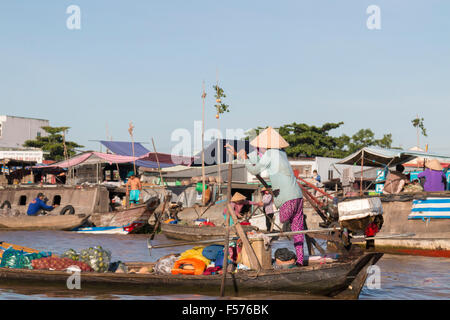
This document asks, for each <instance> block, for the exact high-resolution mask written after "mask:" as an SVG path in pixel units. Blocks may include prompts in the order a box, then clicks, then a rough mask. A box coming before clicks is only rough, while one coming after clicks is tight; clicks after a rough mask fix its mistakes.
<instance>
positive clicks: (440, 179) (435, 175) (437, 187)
mask: <svg viewBox="0 0 450 320" xmlns="http://www.w3.org/2000/svg"><path fill="white" fill-rule="evenodd" d="M425 167H426V168H427V169H425V171H423V172H421V173H419V175H418V176H417V177H418V178H419V179H420V178H425V183H424V185H423V190H424V191H425V192H433V191H445V184H446V182H447V181H446V178H445V174H444V172H443V171H442V170H443V168H442V166H441V164H440V162H439V161H438V160H436V159H433V160H431V161H427V162H426V163H425Z"/></svg>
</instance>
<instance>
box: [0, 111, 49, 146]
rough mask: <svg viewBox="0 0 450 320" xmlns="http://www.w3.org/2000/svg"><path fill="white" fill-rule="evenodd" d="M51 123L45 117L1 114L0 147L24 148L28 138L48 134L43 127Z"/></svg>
mask: <svg viewBox="0 0 450 320" xmlns="http://www.w3.org/2000/svg"><path fill="white" fill-rule="evenodd" d="M49 125H50V123H49V121H48V120H44V119H33V118H24V117H15V116H6V115H0V147H2V148H14V149H17V148H23V144H24V142H25V141H26V140H33V139H36V137H39V136H43V137H45V136H47V133H46V132H45V131H44V130H43V129H42V127H44V126H49Z"/></svg>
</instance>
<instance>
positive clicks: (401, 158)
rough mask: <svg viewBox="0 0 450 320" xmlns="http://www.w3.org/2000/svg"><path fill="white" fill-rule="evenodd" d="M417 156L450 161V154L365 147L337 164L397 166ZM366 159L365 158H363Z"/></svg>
mask: <svg viewBox="0 0 450 320" xmlns="http://www.w3.org/2000/svg"><path fill="white" fill-rule="evenodd" d="M417 157H422V158H425V159H437V160H439V161H440V162H450V156H448V155H442V154H435V153H428V152H422V151H414V150H402V149H383V148H379V147H365V148H362V149H361V150H359V151H357V152H355V153H353V154H351V155H349V156H347V157H346V158H344V159H342V160H340V161H338V162H336V164H348V165H359V166H360V165H361V164H362V165H364V166H365V167H366V166H367V167H385V166H390V167H391V166H395V165H397V164H403V163H405V162H408V161H411V160H413V159H415V158H417ZM363 159H364V160H363Z"/></svg>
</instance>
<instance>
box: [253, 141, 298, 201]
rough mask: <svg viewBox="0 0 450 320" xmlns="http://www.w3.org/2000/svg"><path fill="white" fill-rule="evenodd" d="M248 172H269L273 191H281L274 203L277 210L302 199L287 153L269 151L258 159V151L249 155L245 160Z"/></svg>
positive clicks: (274, 150)
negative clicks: (284, 204) (288, 202)
mask: <svg viewBox="0 0 450 320" xmlns="http://www.w3.org/2000/svg"><path fill="white" fill-rule="evenodd" d="M245 166H246V167H247V170H248V172H250V173H251V174H253V175H257V174H261V173H262V172H263V171H265V170H267V172H268V174H269V178H270V182H271V183H272V190H273V191H275V190H279V193H278V194H277V193H275V199H274V203H275V206H276V207H277V208H279V207H281V206H282V205H283V203H285V202H286V201H289V200H293V199H298V198H302V197H303V194H302V190H301V189H300V187H299V186H298V184H297V179H296V178H295V175H294V171H293V170H292V167H291V164H290V163H289V160H288V158H287V155H286V152H284V151H282V150H279V149H269V150H267V151H266V152H265V153H264V154H263V155H262V157H261V159H258V155H257V154H256V151H254V152H252V153H250V154H249V155H248V159H246V160H245Z"/></svg>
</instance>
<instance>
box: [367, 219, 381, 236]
mask: <svg viewBox="0 0 450 320" xmlns="http://www.w3.org/2000/svg"><path fill="white" fill-rule="evenodd" d="M378 231H379V230H378V226H377V225H376V224H375V223H374V222H372V223H371V224H369V225H368V226H367V228H366V231H365V234H366V237H373V236H374V235H375V234H377V233H378Z"/></svg>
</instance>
